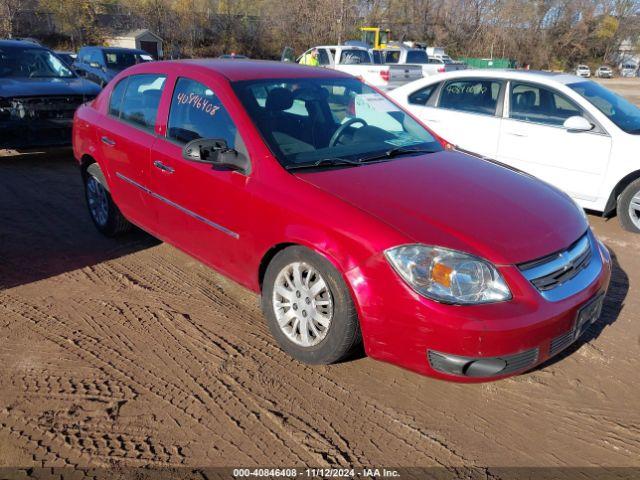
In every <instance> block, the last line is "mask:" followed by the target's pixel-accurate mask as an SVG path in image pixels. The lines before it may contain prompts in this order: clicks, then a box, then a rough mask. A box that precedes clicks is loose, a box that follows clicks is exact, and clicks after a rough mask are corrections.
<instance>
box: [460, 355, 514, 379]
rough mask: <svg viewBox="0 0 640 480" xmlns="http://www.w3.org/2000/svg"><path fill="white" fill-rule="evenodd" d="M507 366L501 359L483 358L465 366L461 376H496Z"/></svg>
mask: <svg viewBox="0 0 640 480" xmlns="http://www.w3.org/2000/svg"><path fill="white" fill-rule="evenodd" d="M506 366H507V362H506V361H505V360H503V359H501V358H483V359H480V360H473V361H471V362H468V363H467V364H465V366H464V368H463V369H462V374H463V375H465V376H467V377H492V376H494V375H498V374H499V373H500V372H501V371H502V370H504V369H505V367H506Z"/></svg>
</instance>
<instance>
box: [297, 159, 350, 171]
mask: <svg viewBox="0 0 640 480" xmlns="http://www.w3.org/2000/svg"><path fill="white" fill-rule="evenodd" d="M338 165H355V166H358V165H362V163H361V162H359V161H358V160H348V159H346V158H321V159H320V160H317V161H315V162H308V163H298V164H293V165H287V166H286V167H285V168H286V169H287V170H298V169H301V168H316V167H324V166H338Z"/></svg>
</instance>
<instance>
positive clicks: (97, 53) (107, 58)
mask: <svg viewBox="0 0 640 480" xmlns="http://www.w3.org/2000/svg"><path fill="white" fill-rule="evenodd" d="M152 60H153V57H152V56H151V55H150V54H149V53H147V52H145V51H144V50H136V49H131V48H116V47H82V48H81V49H80V51H79V52H78V57H77V58H76V61H75V62H74V63H73V68H74V70H75V71H76V73H77V74H78V75H80V76H82V77H84V78H86V79H87V80H91V81H92V82H94V83H97V84H98V85H100V87H104V86H105V85H106V84H107V83H109V81H110V80H111V79H112V78H113V77H115V76H116V75H117V74H118V73H120V72H121V71H122V70H124V69H125V68H129V67H131V66H133V65H137V64H138V63H144V62H150V61H152Z"/></svg>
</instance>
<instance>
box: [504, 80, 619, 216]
mask: <svg viewBox="0 0 640 480" xmlns="http://www.w3.org/2000/svg"><path fill="white" fill-rule="evenodd" d="M510 90H511V91H510V94H509V113H508V118H505V119H504V120H503V123H502V129H501V132H500V142H499V147H498V160H500V161H502V162H504V163H506V164H509V165H512V166H514V167H516V168H519V169H520V170H523V171H525V172H527V173H530V174H532V175H534V176H536V177H538V178H541V179H542V180H545V181H547V182H549V183H550V184H552V185H555V186H556V187H558V188H560V189H561V190H564V191H565V192H566V193H568V194H569V195H570V196H571V197H573V198H574V199H576V200H577V201H578V202H579V203H580V201H582V202H584V205H583V206H585V207H588V203H589V202H592V201H595V200H596V199H597V198H598V193H599V189H600V186H601V184H602V179H603V177H604V174H605V171H606V168H607V164H608V161H609V154H610V151H611V138H610V137H609V136H608V135H607V134H606V132H604V131H602V130H600V129H599V127H598V126H594V129H593V130H592V131H589V132H572V131H570V130H567V129H566V128H565V127H564V126H563V124H564V122H565V120H566V119H567V118H569V117H572V116H576V115H578V116H585V117H586V116H587V115H586V113H585V112H584V111H583V110H582V109H581V108H580V107H579V106H578V105H576V104H575V103H574V102H573V101H572V100H571V99H569V98H568V97H566V96H565V95H563V94H562V93H560V92H558V91H556V90H554V89H551V88H548V87H544V86H541V85H538V84H535V83H524V82H512V83H511V89H510Z"/></svg>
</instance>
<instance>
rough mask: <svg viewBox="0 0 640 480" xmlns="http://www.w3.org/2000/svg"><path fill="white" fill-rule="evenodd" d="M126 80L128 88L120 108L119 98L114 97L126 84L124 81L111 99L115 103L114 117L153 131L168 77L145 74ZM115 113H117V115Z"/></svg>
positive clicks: (125, 89) (125, 90)
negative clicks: (122, 85)
mask: <svg viewBox="0 0 640 480" xmlns="http://www.w3.org/2000/svg"><path fill="white" fill-rule="evenodd" d="M125 80H126V88H125V87H123V88H124V95H123V97H122V100H121V102H120V106H119V108H117V97H114V95H115V94H116V93H117V92H116V90H117V89H118V87H120V85H121V84H123V83H124V80H123V81H121V82H120V83H119V84H118V85H117V86H116V88H115V89H114V92H113V94H112V97H111V98H112V100H113V101H114V105H113V106H114V113H113V115H115V116H117V117H119V118H120V119H121V120H124V121H125V122H128V123H131V124H133V125H134V126H136V127H140V128H143V129H145V130H149V131H153V130H154V127H155V124H156V116H157V115H158V106H159V105H160V97H162V91H163V89H164V85H165V81H166V77H165V76H164V75H155V74H144V75H131V76H129V77H127V78H126V79H125ZM110 111H111V105H110ZM115 112H117V115H116V113H115Z"/></svg>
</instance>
